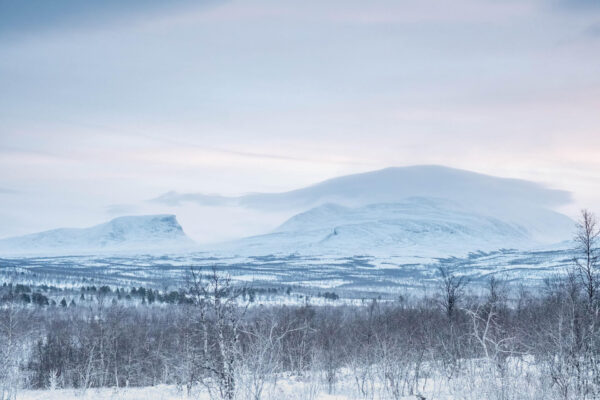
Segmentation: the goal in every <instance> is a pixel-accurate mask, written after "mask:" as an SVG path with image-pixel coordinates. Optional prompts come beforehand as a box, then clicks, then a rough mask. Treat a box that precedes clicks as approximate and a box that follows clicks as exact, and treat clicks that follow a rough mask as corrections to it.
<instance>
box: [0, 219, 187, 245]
mask: <svg viewBox="0 0 600 400" xmlns="http://www.w3.org/2000/svg"><path fill="white" fill-rule="evenodd" d="M193 244H194V243H193V241H192V240H191V239H189V238H188V237H187V236H186V235H185V233H184V232H183V229H182V228H181V226H180V225H179V223H178V222H177V219H176V217H175V216H174V215H168V214H165V215H143V216H126V217H119V218H115V219H113V220H111V221H109V222H106V223H103V224H100V225H96V226H93V227H90V228H60V229H53V230H49V231H44V232H39V233H33V234H29V235H24V236H18V237H13V238H8V239H2V240H0V252H2V253H6V254H20V253H27V254H78V253H81V252H105V251H155V252H160V251H170V250H181V249H183V248H185V247H186V246H191V245H193Z"/></svg>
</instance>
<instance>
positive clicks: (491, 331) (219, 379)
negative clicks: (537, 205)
mask: <svg viewBox="0 0 600 400" xmlns="http://www.w3.org/2000/svg"><path fill="white" fill-rule="evenodd" d="M599 237H600V235H599V229H598V225H597V221H596V218H595V217H594V215H593V214H592V213H590V212H588V211H584V212H583V213H582V218H581V221H580V223H579V225H578V228H577V235H576V237H575V241H576V243H577V246H578V253H577V254H578V257H576V258H575V259H574V260H573V263H572V268H571V269H570V270H568V271H563V272H564V273H562V274H557V277H556V278H555V279H549V280H547V282H546V285H545V288H544V290H542V291H541V292H539V293H531V292H529V291H528V290H527V288H526V287H525V286H516V284H515V283H514V282H510V283H509V282H505V281H502V280H501V279H498V278H497V277H493V276H492V277H490V278H489V280H488V284H487V287H486V289H485V291H483V292H481V291H473V290H470V289H469V283H468V281H467V280H465V279H464V278H462V276H461V275H460V271H451V270H448V269H440V270H439V271H437V274H438V276H439V287H438V290H437V291H435V292H432V293H429V294H427V295H423V296H414V297H407V296H402V297H399V298H398V299H397V300H395V301H378V300H377V299H372V300H366V301H364V302H363V304H362V305H348V304H345V305H344V304H342V305H320V306H315V305H311V304H310V302H307V303H306V304H303V305H260V304H258V303H257V302H255V301H253V299H254V298H253V296H254V294H255V291H254V289H248V288H241V287H237V286H234V285H233V284H232V283H231V281H230V280H229V279H228V278H227V276H224V275H221V274H219V273H217V272H216V271H199V270H194V269H191V270H190V274H189V283H188V285H187V286H186V287H185V288H182V289H181V290H179V291H170V292H162V291H159V290H153V289H148V288H143V287H141V288H131V289H124V288H111V287H108V286H103V287H99V288H96V287H91V286H88V287H82V288H81V289H80V291H79V293H78V296H73V295H71V296H69V297H68V298H61V299H58V298H52V296H47V295H46V294H44V293H47V292H48V289H49V288H48V287H41V286H38V287H30V286H28V285H23V284H13V283H10V282H6V283H4V284H3V285H2V286H1V287H0V301H1V305H0V400H11V399H15V398H16V397H17V393H18V391H19V390H24V389H43V390H55V389H59V388H72V389H76V390H77V391H78V392H79V393H82V394H84V393H85V392H86V391H87V390H89V389H91V388H104V387H110V388H114V389H122V388H132V387H142V386H143V387H148V386H150V387H151V386H157V385H162V384H167V385H174V386H175V387H177V388H179V389H180V390H181V392H182V394H183V395H184V396H186V395H187V396H189V397H190V398H194V397H196V396H200V394H199V393H202V396H205V397H206V396H208V398H210V399H225V400H232V399H238V398H239V399H253V400H259V399H267V398H268V399H273V398H277V393H278V391H277V388H278V386H279V385H282V384H284V382H285V381H286V379H291V378H290V377H294V379H297V380H302V381H303V382H304V383H305V384H304V386H303V387H304V388H305V393H303V394H302V396H303V397H302V398H305V399H309V400H310V399H314V398H317V395H318V393H320V392H326V393H330V394H335V393H338V392H340V391H342V390H343V391H344V393H348V392H351V393H352V396H353V398H357V399H401V398H406V396H411V397H412V398H418V399H426V398H427V399H431V398H453V399H498V400H511V399H514V400H517V399H520V400H523V399H532V400H533V399H542V398H543V399H557V400H558V399H561V400H571V399H572V400H575V399H577V400H585V399H597V398H599V397H600V296H599V284H600V280H599V275H598V273H599V272H600V271H599V265H598V240H599ZM336 297H337V296H336V295H335V293H329V292H328V293H327V298H332V299H334V300H335V299H336ZM436 396H437V397H436ZM442 396H447V397H442ZM282 398H283V397H282Z"/></svg>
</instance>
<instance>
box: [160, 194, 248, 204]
mask: <svg viewBox="0 0 600 400" xmlns="http://www.w3.org/2000/svg"><path fill="white" fill-rule="evenodd" d="M149 201H150V202H153V203H160V204H164V205H167V206H179V205H181V204H182V203H196V204H199V205H201V206H236V205H238V198H236V197H226V196H221V195H210V194H201V193H177V192H174V191H171V192H167V193H165V194H163V195H160V196H158V197H156V198H154V199H151V200H149Z"/></svg>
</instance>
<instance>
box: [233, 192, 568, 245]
mask: <svg viewBox="0 0 600 400" xmlns="http://www.w3.org/2000/svg"><path fill="white" fill-rule="evenodd" d="M523 207H525V206H523ZM496 214H499V213H498V211H497V210H496V211H494V212H488V213H483V212H479V211H474V210H473V209H472V208H471V207H465V206H463V205H461V204H459V203H456V202H453V201H449V200H443V199H436V198H427V197H410V198H407V199H404V200H402V201H397V202H395V203H375V204H369V205H365V206H360V207H344V206H340V205H336V204H331V203H330V204H325V205H321V206H318V207H315V208H312V209H310V210H308V211H306V212H303V213H300V214H298V215H296V216H294V217H292V218H291V219H289V220H288V221H286V222H285V223H284V224H282V225H281V226H280V227H279V228H277V229H276V230H275V231H274V232H272V233H270V234H267V235H260V236H255V237H251V238H246V239H243V240H241V241H237V242H234V243H231V244H230V245H231V246H232V248H234V249H237V251H239V252H241V253H253V252H254V253H256V254H268V253H286V252H290V253H292V252H303V253H312V254H347V255H353V254H378V255H390V254H403V255H419V256H449V255H464V254H467V253H469V252H474V251H479V250H483V251H489V250H497V249H502V248H518V249H526V248H533V247H536V246H539V245H542V244H547V243H554V242H559V241H562V240H566V239H568V238H569V235H570V234H571V230H572V227H573V222H572V221H571V220H570V219H569V218H567V217H565V216H564V215H561V214H558V213H555V212H553V211H549V210H545V209H543V208H532V207H528V209H527V210H524V209H521V210H520V212H513V213H512V216H511V213H509V212H506V213H504V215H503V217H502V218H500V217H498V216H497V215H496ZM521 214H523V215H529V217H527V218H522V217H521Z"/></svg>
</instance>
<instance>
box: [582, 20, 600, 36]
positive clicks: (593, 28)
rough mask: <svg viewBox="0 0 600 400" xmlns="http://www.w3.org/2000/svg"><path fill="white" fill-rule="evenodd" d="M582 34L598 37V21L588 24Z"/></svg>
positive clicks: (599, 28)
mask: <svg viewBox="0 0 600 400" xmlns="http://www.w3.org/2000/svg"><path fill="white" fill-rule="evenodd" d="M584 34H585V35H586V36H593V37H600V22H596V23H595V24H592V25H590V26H588V27H587V28H586V29H585V31H584Z"/></svg>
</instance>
